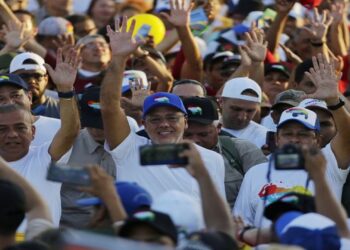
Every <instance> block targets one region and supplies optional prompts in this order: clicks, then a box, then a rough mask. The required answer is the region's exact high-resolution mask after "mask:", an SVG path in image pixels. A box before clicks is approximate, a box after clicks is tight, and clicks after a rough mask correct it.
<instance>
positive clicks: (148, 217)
mask: <svg viewBox="0 0 350 250" xmlns="http://www.w3.org/2000/svg"><path fill="white" fill-rule="evenodd" d="M133 216H134V217H135V218H136V219H139V220H142V221H154V219H155V214H154V213H152V212H150V211H145V212H138V213H135V214H134V215H133Z"/></svg>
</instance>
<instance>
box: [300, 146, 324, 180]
mask: <svg viewBox="0 0 350 250" xmlns="http://www.w3.org/2000/svg"><path fill="white" fill-rule="evenodd" d="M303 155H304V159H305V169H306V171H307V172H308V173H309V175H310V178H311V179H312V180H314V181H318V180H322V179H324V178H325V176H326V166H327V160H326V158H325V157H324V155H323V154H322V152H321V150H320V149H318V148H316V147H311V148H309V147H307V146H304V147H303Z"/></svg>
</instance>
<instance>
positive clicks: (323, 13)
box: [321, 10, 328, 24]
mask: <svg viewBox="0 0 350 250" xmlns="http://www.w3.org/2000/svg"><path fill="white" fill-rule="evenodd" d="M327 13H328V12H327V11H326V10H323V12H322V17H321V23H323V24H324V23H325V22H326V19H327Z"/></svg>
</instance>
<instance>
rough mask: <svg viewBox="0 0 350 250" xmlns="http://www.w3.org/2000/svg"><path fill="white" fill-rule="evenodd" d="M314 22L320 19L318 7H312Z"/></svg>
mask: <svg viewBox="0 0 350 250" xmlns="http://www.w3.org/2000/svg"><path fill="white" fill-rule="evenodd" d="M313 10H314V22H316V23H317V22H319V20H320V14H319V13H318V9H317V8H314V9H313Z"/></svg>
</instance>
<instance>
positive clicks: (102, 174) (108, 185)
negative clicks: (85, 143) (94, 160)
mask: <svg viewBox="0 0 350 250" xmlns="http://www.w3.org/2000/svg"><path fill="white" fill-rule="evenodd" d="M87 169H88V171H89V174H90V180H91V185H90V186H89V187H80V188H79V190H81V191H82V192H86V193H89V194H91V195H93V196H97V197H99V198H101V199H102V200H106V199H109V198H110V197H112V196H114V195H116V190H115V185H114V180H113V178H112V176H110V175H109V174H107V172H106V171H104V170H103V169H102V168H101V167H99V166H97V165H92V166H88V167H87Z"/></svg>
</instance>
